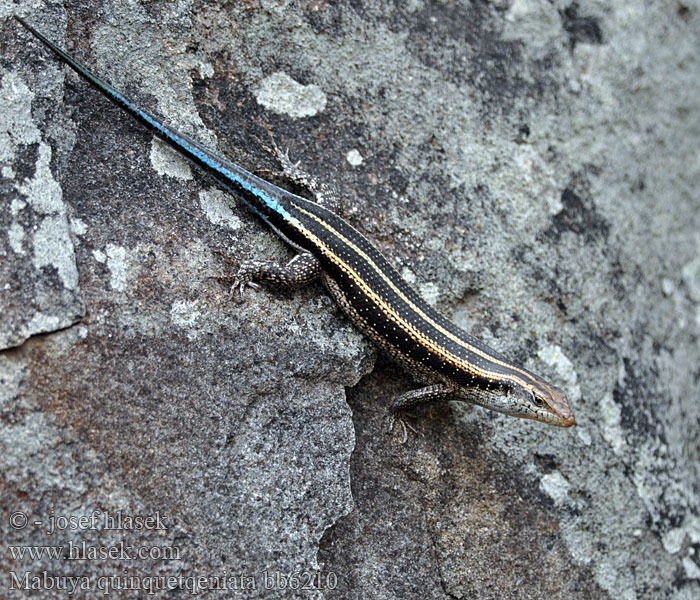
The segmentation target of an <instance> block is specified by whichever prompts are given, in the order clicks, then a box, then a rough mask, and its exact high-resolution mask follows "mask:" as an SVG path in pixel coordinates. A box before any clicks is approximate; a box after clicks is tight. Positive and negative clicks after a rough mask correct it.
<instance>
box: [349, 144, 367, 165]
mask: <svg viewBox="0 0 700 600" xmlns="http://www.w3.org/2000/svg"><path fill="white" fill-rule="evenodd" d="M345 160H347V161H348V162H349V163H350V164H351V165H352V166H353V167H357V166H359V165H361V164H362V162H363V161H364V158H362V154H360V152H359V151H358V150H356V149H354V148H353V149H352V150H350V152H348V153H347V154H346V155H345Z"/></svg>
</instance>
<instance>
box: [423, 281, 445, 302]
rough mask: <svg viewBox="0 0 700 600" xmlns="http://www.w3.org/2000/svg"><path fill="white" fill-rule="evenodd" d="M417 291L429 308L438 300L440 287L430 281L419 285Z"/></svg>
mask: <svg viewBox="0 0 700 600" xmlns="http://www.w3.org/2000/svg"><path fill="white" fill-rule="evenodd" d="M418 291H419V292H420V295H421V296H423V299H424V300H425V301H426V302H427V303H428V304H430V306H435V305H436V304H437V301H438V300H439V299H440V287H439V286H438V285H436V284H435V283H433V282H432V281H428V282H426V283H422V284H420V286H418Z"/></svg>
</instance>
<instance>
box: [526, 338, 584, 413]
mask: <svg viewBox="0 0 700 600" xmlns="http://www.w3.org/2000/svg"><path fill="white" fill-rule="evenodd" d="M537 356H538V357H539V358H540V359H541V360H542V361H544V362H545V363H547V364H548V365H550V366H551V367H553V368H554V371H555V373H556V374H557V376H558V377H559V378H560V379H561V380H562V382H563V384H564V388H565V389H566V392H567V395H568V396H569V399H570V400H573V401H574V402H576V401H577V400H580V399H581V387H580V386H579V384H578V373H577V372H576V369H575V368H574V363H572V362H571V361H570V360H569V358H568V357H567V356H566V354H564V352H563V351H562V349H561V348H560V347H559V346H557V345H556V344H545V345H544V346H542V347H541V348H540V349H539V351H538V352H537Z"/></svg>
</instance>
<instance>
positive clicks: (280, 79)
mask: <svg viewBox="0 0 700 600" xmlns="http://www.w3.org/2000/svg"><path fill="white" fill-rule="evenodd" d="M255 99H256V100H257V101H258V104H260V105H262V106H264V107H265V108H266V109H268V110H271V111H272V112H276V113H277V114H280V115H288V116H290V117H292V118H293V119H300V118H303V117H313V116H315V115H317V114H319V113H320V112H322V111H323V110H324V109H325V108H326V95H325V94H324V93H323V91H322V90H321V88H319V87H318V86H317V85H313V84H310V85H302V84H301V83H299V82H297V81H295V80H294V79H292V78H291V77H290V76H289V75H287V74H286V73H282V72H279V71H278V72H277V73H273V74H272V75H269V76H268V77H266V78H265V79H263V80H262V81H261V82H260V84H259V85H258V89H257V90H255Z"/></svg>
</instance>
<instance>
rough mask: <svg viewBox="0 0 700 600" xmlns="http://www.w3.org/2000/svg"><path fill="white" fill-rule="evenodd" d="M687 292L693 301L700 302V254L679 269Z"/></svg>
mask: <svg viewBox="0 0 700 600" xmlns="http://www.w3.org/2000/svg"><path fill="white" fill-rule="evenodd" d="M681 275H682V277H683V281H684V282H685V285H686V286H688V294H689V295H690V297H691V298H692V299H693V301H695V302H700V256H696V257H695V258H694V259H693V260H691V261H690V262H688V263H687V264H686V265H685V266H684V267H683V269H682V270H681Z"/></svg>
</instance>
